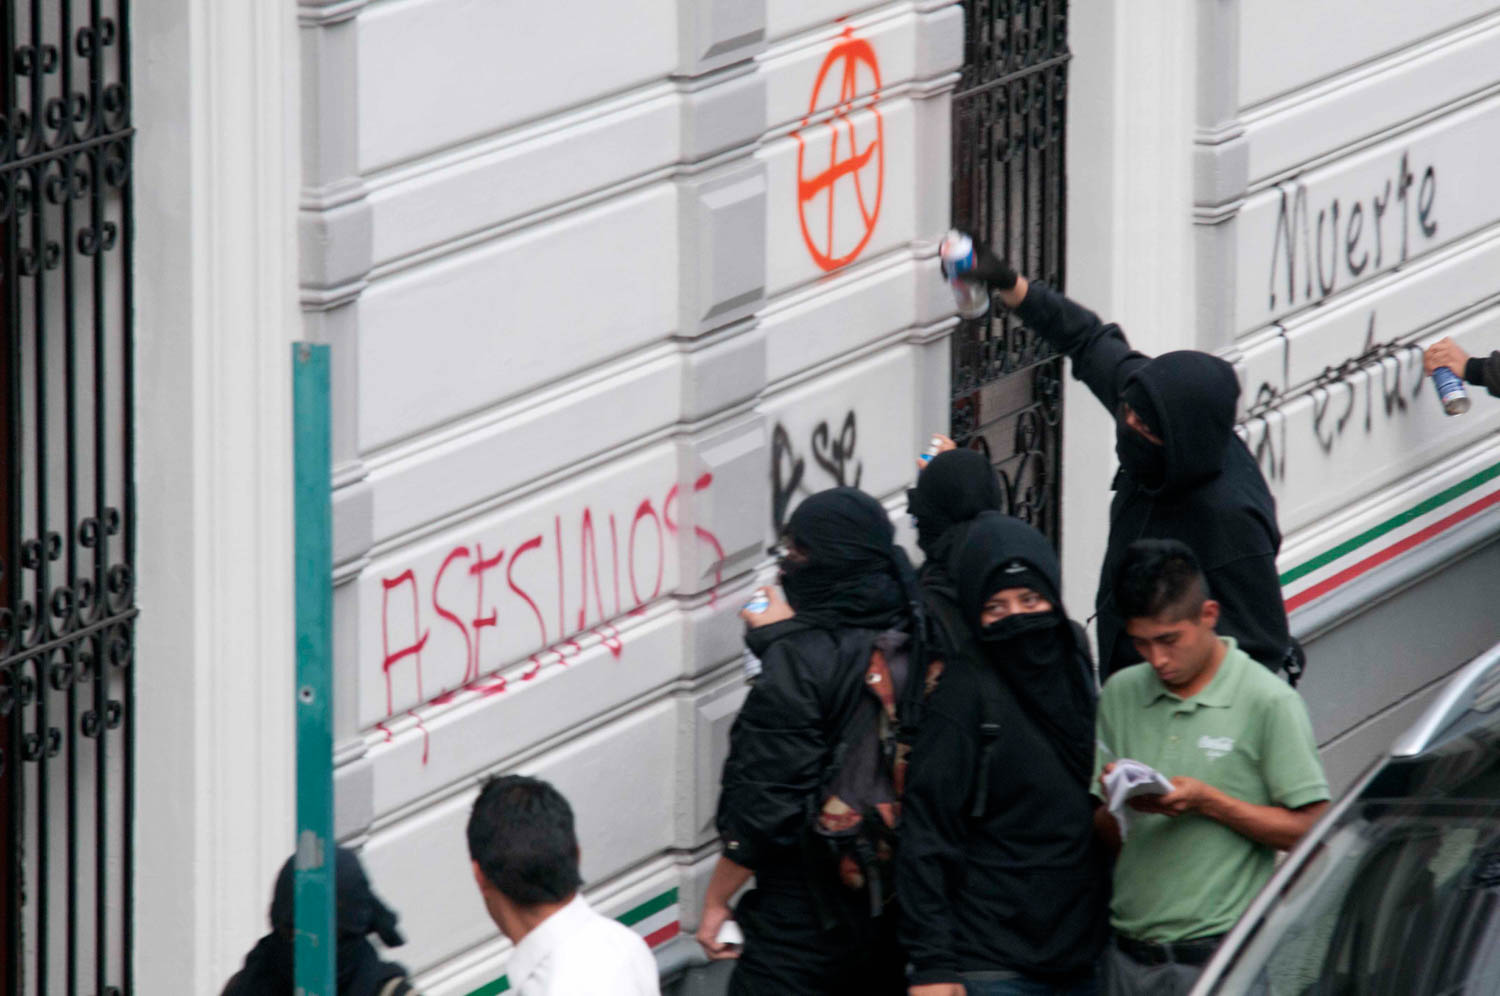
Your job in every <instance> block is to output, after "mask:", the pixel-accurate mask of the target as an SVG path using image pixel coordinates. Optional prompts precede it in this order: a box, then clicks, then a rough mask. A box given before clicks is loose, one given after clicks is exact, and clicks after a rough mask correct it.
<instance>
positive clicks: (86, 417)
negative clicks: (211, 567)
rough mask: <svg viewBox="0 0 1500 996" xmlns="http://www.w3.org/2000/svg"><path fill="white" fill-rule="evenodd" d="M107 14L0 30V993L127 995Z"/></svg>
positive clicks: (121, 357)
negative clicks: (0, 906) (0, 910)
mask: <svg viewBox="0 0 1500 996" xmlns="http://www.w3.org/2000/svg"><path fill="white" fill-rule="evenodd" d="M128 43H129V31H128V24H127V11H126V0H47V2H42V0H31V2H29V3H26V2H15V0H5V2H4V4H3V16H0V88H3V92H0V345H3V348H0V411H3V413H4V417H5V424H4V427H3V430H0V474H3V476H4V481H5V487H4V490H3V495H0V813H3V814H4V819H3V821H0V855H3V861H0V896H3V897H4V899H3V902H4V904H5V905H4V912H5V921H4V924H3V925H0V972H3V973H4V974H3V975H0V981H3V991H4V992H5V993H9V994H19V993H25V994H28V996H29V994H44V993H45V994H49V996H50V994H53V993H67V994H75V993H86V994H93V996H104V994H108V993H121V992H126V991H128V990H129V989H130V978H131V963H130V958H131V921H130V910H131V864H132V855H131V823H132V798H133V781H134V772H133V768H132V739H133V734H132V729H131V727H132V719H131V717H132V705H133V703H132V685H133V680H132V675H131V672H132V667H131V666H132V656H133V649H134V621H135V614H136V609H135V579H134V573H133V569H132V565H133V563H134V561H135V549H134V536H135V530H134V522H135V510H134V505H133V490H134V489H133V484H132V480H133V479H132V470H131V468H132V461H133V453H132V440H133V430H132V410H133V398H132V370H131V325H130V318H131V262H130V239H131V208H130V204H131V193H130V183H131V178H130V174H131V152H132V150H131V136H132V128H131V121H130V91H129V87H128V79H129V73H128V67H129V63H130V53H129V44H128Z"/></svg>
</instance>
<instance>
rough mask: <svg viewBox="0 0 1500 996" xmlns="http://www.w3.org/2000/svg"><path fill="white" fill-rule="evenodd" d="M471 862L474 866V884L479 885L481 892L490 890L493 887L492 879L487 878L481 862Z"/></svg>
mask: <svg viewBox="0 0 1500 996" xmlns="http://www.w3.org/2000/svg"><path fill="white" fill-rule="evenodd" d="M469 864H470V865H472V866H473V868H474V884H475V885H477V886H479V891H480V892H488V891H489V890H490V888H491V886H490V880H489V879H488V878H485V876H484V872H483V871H482V870H481V869H480V867H479V862H477V861H470V862H469Z"/></svg>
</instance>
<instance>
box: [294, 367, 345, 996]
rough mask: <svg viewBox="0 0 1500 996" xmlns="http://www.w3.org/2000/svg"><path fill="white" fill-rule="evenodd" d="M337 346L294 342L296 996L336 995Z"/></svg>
mask: <svg viewBox="0 0 1500 996" xmlns="http://www.w3.org/2000/svg"><path fill="white" fill-rule="evenodd" d="M330 418H331V415H330V407H329V401H328V347H327V346H319V345H314V344H313V343H308V342H297V343H293V344H292V438H293V448H294V450H295V456H294V463H295V469H294V472H293V480H294V484H293V487H294V492H295V501H296V517H297V523H296V544H297V550H296V574H297V589H296V599H297V688H296V693H295V694H296V696H297V860H296V866H295V867H296V873H295V876H294V879H293V881H294V883H295V889H294V894H295V897H296V912H297V939H296V943H295V946H294V954H295V959H296V989H295V992H296V994H297V996H335V978H336V976H335V974H334V968H335V965H334V952H335V949H336V943H335V940H336V939H335V936H334V932H333V927H334V874H335V865H336V862H335V860H334V840H333V494H332V486H333V484H332V465H331V459H332V458H331V455H330V452H331V451H330V443H329V420H330Z"/></svg>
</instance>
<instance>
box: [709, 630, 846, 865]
mask: <svg viewBox="0 0 1500 996" xmlns="http://www.w3.org/2000/svg"><path fill="white" fill-rule="evenodd" d="M824 644H826V652H827V653H828V654H829V655H830V656H832V655H834V654H835V653H836V649H837V648H836V645H835V644H834V642H833V640H832V639H831V638H827V637H825V636H823V635H821V634H818V635H812V636H809V637H807V638H803V639H800V640H787V639H781V640H776V641H775V642H773V643H770V644H769V645H767V646H766V647H765V648H764V649H763V651H762V653H761V655H760V656H761V663H762V668H763V669H762V671H761V675H760V678H759V679H757V680H756V682H755V684H754V685H752V686H751V687H750V694H749V695H748V696H746V698H745V704H744V705H743V706H741V707H740V712H739V715H738V716H737V717H735V721H734V725H733V726H732V727H731V728H730V730H729V756H728V757H727V758H725V760H724V774H723V778H722V780H721V784H720V792H719V808H718V815H717V818H716V821H715V822H716V823H717V825H718V829H719V836H720V838H722V840H723V844H724V856H725V857H727V858H729V859H730V860H731V861H733V862H735V863H736V864H740V865H744V866H745V867H746V868H750V869H755V868H758V867H760V866H761V865H762V864H763V863H764V862H765V861H766V860H767V859H770V858H777V857H780V858H781V859H782V860H785V859H786V858H787V857H789V856H791V855H792V854H793V853H795V851H796V849H797V848H798V845H799V844H800V843H801V836H802V832H803V829H804V827H805V824H806V819H807V807H808V803H809V802H810V801H811V800H812V798H813V796H814V794H815V793H816V792H817V789H818V780H819V777H820V775H821V774H822V769H823V764H824V759H825V754H826V749H827V734H826V732H825V730H824V725H823V704H822V703H821V702H820V700H819V690H818V688H817V686H816V684H815V682H814V681H813V674H814V673H815V670H814V666H815V665H817V664H820V663H822V662H819V661H811V660H809V659H808V656H809V651H810V650H811V651H813V652H817V651H818V650H820V649H821V648H822V647H823V645H824ZM830 664H831V662H830ZM830 669H831V668H830V667H828V666H825V667H823V668H822V670H824V671H827V670H830Z"/></svg>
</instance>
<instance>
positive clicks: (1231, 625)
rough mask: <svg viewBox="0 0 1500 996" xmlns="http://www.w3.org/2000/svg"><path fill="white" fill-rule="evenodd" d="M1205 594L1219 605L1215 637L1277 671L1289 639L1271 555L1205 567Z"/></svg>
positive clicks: (1274, 561) (1273, 559) (1284, 610)
mask: <svg viewBox="0 0 1500 996" xmlns="http://www.w3.org/2000/svg"><path fill="white" fill-rule="evenodd" d="M1203 574H1204V576H1205V577H1206V578H1208V588H1209V591H1211V592H1213V594H1214V600H1215V601H1217V602H1218V603H1219V606H1220V610H1221V614H1220V616H1219V626H1218V630H1219V635H1220V636H1232V637H1234V639H1235V642H1236V643H1238V644H1239V647H1240V649H1241V650H1243V651H1244V652H1245V653H1247V654H1249V655H1250V656H1251V657H1252V658H1253V659H1255V660H1257V661H1260V662H1261V663H1262V664H1264V665H1265V666H1266V667H1268V668H1270V669H1271V670H1273V671H1274V670H1277V669H1278V668H1280V667H1281V663H1282V658H1283V657H1284V656H1285V654H1286V651H1287V648H1288V647H1290V646H1291V642H1292V637H1291V632H1290V629H1289V627H1288V626H1287V620H1286V603H1285V602H1284V601H1283V599H1282V593H1281V579H1280V578H1279V577H1278V576H1277V574H1276V555H1275V554H1274V553H1265V554H1252V555H1248V556H1244V557H1241V558H1239V559H1238V560H1232V561H1229V562H1228V563H1224V564H1217V565H1214V566H1213V567H1205V568H1204V570H1203Z"/></svg>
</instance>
